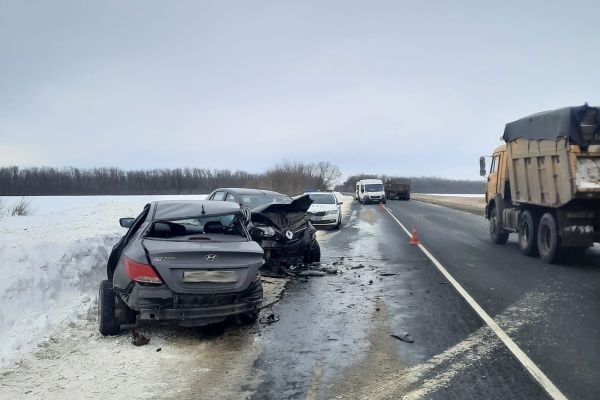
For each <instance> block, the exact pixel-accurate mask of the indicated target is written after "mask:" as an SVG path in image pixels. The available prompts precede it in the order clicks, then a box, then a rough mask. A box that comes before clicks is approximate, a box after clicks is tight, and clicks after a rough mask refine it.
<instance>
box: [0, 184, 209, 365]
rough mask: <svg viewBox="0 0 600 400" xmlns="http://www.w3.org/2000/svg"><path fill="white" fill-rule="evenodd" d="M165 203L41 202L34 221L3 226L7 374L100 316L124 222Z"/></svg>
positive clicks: (1, 286)
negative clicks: (61, 334)
mask: <svg viewBox="0 0 600 400" xmlns="http://www.w3.org/2000/svg"><path fill="white" fill-rule="evenodd" d="M165 197H168V196H87V197H86V196H81V197H35V198H31V199H32V207H33V210H34V214H33V215H29V216H16V217H4V218H1V219H0V274H1V276H2V277H3V279H2V280H0V302H1V303H2V305H3V306H2V308H0V366H6V365H9V364H10V363H13V362H17V361H19V360H20V359H21V358H22V357H24V356H25V355H27V354H28V353H30V352H31V351H32V350H34V349H36V348H37V345H38V343H41V342H44V341H45V340H47V339H48V338H49V337H50V335H51V334H52V333H53V332H54V331H56V330H60V329H62V328H63V327H64V326H66V325H67V324H69V323H71V322H73V321H80V320H82V319H85V318H86V317H87V315H88V314H89V312H90V310H94V309H95V303H94V301H95V299H96V296H97V294H96V291H97V288H98V283H99V282H100V280H102V278H103V277H104V275H105V267H106V260H107V259H108V255H109V254H110V250H111V248H112V246H113V245H114V244H115V243H116V242H117V240H118V239H119V237H120V236H121V235H122V234H123V233H124V229H123V228H121V227H120V226H119V224H118V218H120V217H125V216H136V215H137V214H138V213H139V212H140V211H141V209H142V207H143V205H144V204H146V203H147V202H148V201H150V200H154V199H156V198H165ZM171 197H176V198H181V197H185V198H203V197H205V196H171ZM3 199H4V200H6V203H10V202H11V199H10V198H6V197H5V198H3Z"/></svg>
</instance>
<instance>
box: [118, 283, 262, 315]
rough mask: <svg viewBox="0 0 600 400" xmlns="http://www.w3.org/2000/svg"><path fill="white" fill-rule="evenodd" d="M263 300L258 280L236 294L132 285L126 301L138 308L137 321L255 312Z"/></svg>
mask: <svg viewBox="0 0 600 400" xmlns="http://www.w3.org/2000/svg"><path fill="white" fill-rule="evenodd" d="M262 300H263V288H262V284H261V282H260V280H258V281H256V282H253V283H252V284H250V286H249V287H248V288H247V289H246V290H244V291H242V292H237V293H219V294H178V293H174V292H172V291H171V290H170V289H168V288H167V287H166V286H164V285H163V286H160V287H152V286H141V285H135V287H134V288H133V290H132V292H131V294H130V295H129V296H128V299H127V301H126V302H127V304H128V306H129V307H130V308H132V309H134V310H136V311H139V320H140V321H144V320H146V321H147V320H151V321H169V320H177V321H191V320H195V321H197V322H198V323H197V324H191V325H202V320H210V321H213V320H219V319H225V318H227V317H230V316H234V315H239V314H245V313H249V312H255V311H258V310H259V308H260V306H261V304H262Z"/></svg>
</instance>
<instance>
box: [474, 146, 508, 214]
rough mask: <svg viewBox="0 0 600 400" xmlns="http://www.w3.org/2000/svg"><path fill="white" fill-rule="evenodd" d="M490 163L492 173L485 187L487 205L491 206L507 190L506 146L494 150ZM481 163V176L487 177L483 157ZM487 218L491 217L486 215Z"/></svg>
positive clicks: (488, 175) (489, 174) (490, 172)
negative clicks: (491, 202) (497, 196)
mask: <svg viewBox="0 0 600 400" xmlns="http://www.w3.org/2000/svg"><path fill="white" fill-rule="evenodd" d="M491 158H492V160H491V163H490V171H489V173H488V174H487V183H486V187H485V203H486V204H490V201H491V200H492V199H494V198H495V197H496V195H498V194H499V195H501V196H504V195H505V188H506V182H507V172H506V145H502V146H499V147H498V148H496V149H495V150H494V153H493V155H492V157H491ZM480 163H481V175H482V176H485V175H486V171H485V158H483V157H482V160H480ZM486 216H488V217H489V215H488V214H487V213H486Z"/></svg>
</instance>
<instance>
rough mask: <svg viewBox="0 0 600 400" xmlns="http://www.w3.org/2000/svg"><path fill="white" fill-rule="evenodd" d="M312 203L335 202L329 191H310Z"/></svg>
mask: <svg viewBox="0 0 600 400" xmlns="http://www.w3.org/2000/svg"><path fill="white" fill-rule="evenodd" d="M309 196H310V199H311V200H312V201H313V204H335V203H336V201H335V196H334V195H332V194H331V193H310V194H309Z"/></svg>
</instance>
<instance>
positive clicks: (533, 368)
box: [384, 207, 567, 400]
mask: <svg viewBox="0 0 600 400" xmlns="http://www.w3.org/2000/svg"><path fill="white" fill-rule="evenodd" d="M384 209H385V210H386V211H387V212H388V214H390V215H391V216H392V218H393V219H394V220H395V221H396V222H397V223H398V225H400V227H401V228H402V229H403V230H404V232H406V234H407V235H408V236H409V237H410V236H411V233H410V231H409V230H408V229H406V227H405V226H404V225H403V224H402V222H400V221H399V220H398V218H396V216H395V215H394V214H392V212H391V211H390V209H389V208H387V207H384ZM417 246H419V249H421V251H422V252H423V253H424V254H425V255H426V256H427V258H429V260H431V262H432V263H433V265H435V266H436V267H437V269H438V270H439V271H440V272H441V273H442V275H444V277H445V278H446V279H447V280H448V282H450V284H452V286H454V288H455V289H456V291H457V292H458V293H459V294H460V295H461V296H462V297H463V298H464V299H465V300H466V301H467V303H469V305H470V306H471V308H472V309H473V311H475V312H476V313H477V315H479V317H480V318H481V319H482V320H483V321H484V322H485V323H486V325H487V326H489V327H490V329H491V330H492V331H493V332H494V334H495V335H496V336H497V337H498V339H500V341H501V342H502V343H504V345H505V346H506V347H507V348H508V350H510V352H511V353H513V355H514V356H515V357H516V358H517V360H519V362H520V363H521V365H523V367H525V369H527V371H528V372H529V373H530V374H531V376H532V377H533V379H535V380H536V381H537V382H538V383H539V385H540V386H541V387H542V388H543V389H544V390H545V391H546V393H548V395H549V396H550V397H551V398H553V399H555V400H566V399H567V397H566V396H565V395H564V394H563V393H562V392H561V391H560V390H559V389H558V388H557V387H556V385H555V384H554V383H553V382H552V381H551V380H550V379H549V378H548V377H547V376H546V374H544V373H543V372H542V370H541V369H539V367H538V366H537V365H535V363H534V362H533V361H532V360H531V358H529V356H527V354H525V352H523V350H521V348H520V347H519V346H518V345H517V344H516V343H515V342H514V341H513V340H512V339H511V338H510V337H509V336H508V335H507V334H506V332H504V330H502V328H500V326H499V325H498V324H497V323H496V321H494V319H493V318H492V317H490V315H489V314H488V313H487V312H485V310H484V309H483V308H481V306H480V305H479V304H478V303H477V302H476V301H475V299H473V297H471V295H470V294H469V293H468V292H467V291H466V290H465V289H464V288H463V287H462V286H461V284H460V283H458V281H457V280H456V279H454V277H453V276H452V275H450V273H449V272H448V271H447V270H446V268H444V266H443V265H442V264H441V263H440V262H439V261H438V260H437V259H436V258H435V257H434V256H433V255H432V254H431V253H430V252H429V250H427V248H426V247H425V246H423V244H419V245H417Z"/></svg>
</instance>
